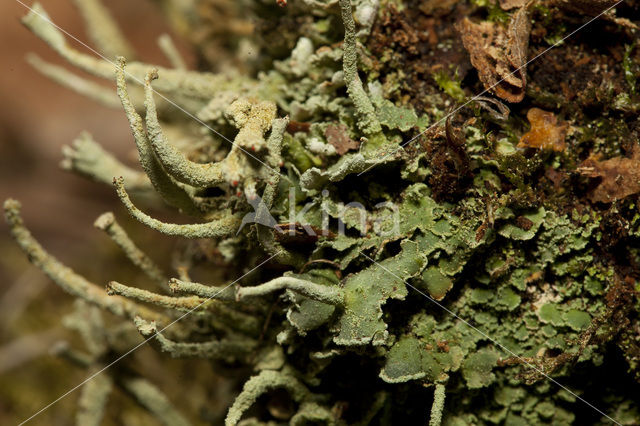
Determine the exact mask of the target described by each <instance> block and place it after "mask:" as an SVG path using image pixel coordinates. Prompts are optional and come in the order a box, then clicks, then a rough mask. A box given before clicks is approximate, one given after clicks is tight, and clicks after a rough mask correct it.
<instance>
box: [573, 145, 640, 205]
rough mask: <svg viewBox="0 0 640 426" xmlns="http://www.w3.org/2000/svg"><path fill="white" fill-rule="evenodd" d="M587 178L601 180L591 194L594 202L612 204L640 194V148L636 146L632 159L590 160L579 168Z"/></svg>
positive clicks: (590, 196) (590, 197)
mask: <svg viewBox="0 0 640 426" xmlns="http://www.w3.org/2000/svg"><path fill="white" fill-rule="evenodd" d="M578 171H579V172H580V173H582V174H583V175H585V176H588V177H592V178H601V181H600V183H599V184H598V186H596V187H595V188H594V189H593V190H592V191H591V192H590V193H589V199H590V200H591V201H593V202H600V203H612V202H614V201H616V200H621V199H623V198H626V197H628V196H630V195H634V194H637V193H639V192H640V148H638V146H637V145H636V146H635V147H634V150H633V155H632V157H631V158H627V157H614V158H610V159H609V160H604V161H598V160H597V159H595V158H593V157H592V158H588V159H587V160H585V161H584V162H583V163H582V165H581V166H580V167H579V168H578Z"/></svg>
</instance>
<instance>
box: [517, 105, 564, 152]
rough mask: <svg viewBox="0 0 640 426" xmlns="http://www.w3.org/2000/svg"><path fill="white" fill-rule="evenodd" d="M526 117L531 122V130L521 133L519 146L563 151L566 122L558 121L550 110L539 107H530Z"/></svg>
mask: <svg viewBox="0 0 640 426" xmlns="http://www.w3.org/2000/svg"><path fill="white" fill-rule="evenodd" d="M527 119H528V120H529V124H531V130H529V131H528V132H527V133H525V134H524V135H522V137H521V138H520V143H518V147H519V148H537V149H546V150H552V151H564V149H565V147H566V144H565V141H564V139H565V137H566V135H567V128H568V127H569V125H568V124H567V123H565V122H561V123H558V118H557V117H556V116H555V115H554V114H553V113H552V112H548V111H544V110H541V109H539V108H531V109H530V110H529V112H527Z"/></svg>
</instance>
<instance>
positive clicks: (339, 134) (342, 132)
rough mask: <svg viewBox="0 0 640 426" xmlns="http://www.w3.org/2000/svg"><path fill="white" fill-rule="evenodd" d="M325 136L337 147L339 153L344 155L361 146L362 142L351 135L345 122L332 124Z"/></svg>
mask: <svg viewBox="0 0 640 426" xmlns="http://www.w3.org/2000/svg"><path fill="white" fill-rule="evenodd" d="M324 136H325V137H326V138H327V142H329V143H330V144H331V145H332V146H333V147H334V148H335V149H336V153H338V155H344V154H345V153H346V152H348V151H351V150H355V149H358V148H359V147H360V142H358V141H354V140H353V139H351V138H350V137H349V131H348V129H347V126H345V125H344V124H330V125H329V126H327V130H325V131H324Z"/></svg>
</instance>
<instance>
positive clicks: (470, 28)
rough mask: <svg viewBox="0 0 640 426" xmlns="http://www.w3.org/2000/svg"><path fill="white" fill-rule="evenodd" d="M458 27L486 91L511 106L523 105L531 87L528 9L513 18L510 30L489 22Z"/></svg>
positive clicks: (522, 10) (518, 11)
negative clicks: (522, 101) (528, 87)
mask: <svg viewBox="0 0 640 426" xmlns="http://www.w3.org/2000/svg"><path fill="white" fill-rule="evenodd" d="M457 27H458V31H460V33H461V35H462V44H463V45H464V47H465V49H467V51H468V52H469V55H470V56H471V64H472V65H473V66H474V67H475V68H476V69H477V70H478V76H479V77H480V81H482V84H484V87H485V88H487V89H488V90H491V91H492V92H493V93H495V94H496V95H497V96H498V97H500V98H502V99H504V100H506V101H508V102H520V101H521V100H522V99H523V98H524V95H525V87H526V85H527V77H526V67H525V64H526V61H527V50H528V49H529V34H530V32H531V22H530V20H529V12H528V6H524V7H521V8H520V9H518V10H517V11H516V12H514V13H513V14H512V16H511V21H510V22H509V25H508V26H507V28H505V27H504V26H502V25H501V24H499V23H496V22H489V21H484V22H480V23H479V24H477V23H474V22H472V21H471V20H470V19H469V18H464V19H463V20H462V21H461V22H460V23H459V24H458V26H457Z"/></svg>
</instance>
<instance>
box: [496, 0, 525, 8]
mask: <svg viewBox="0 0 640 426" xmlns="http://www.w3.org/2000/svg"><path fill="white" fill-rule="evenodd" d="M525 4H527V0H500V7H501V8H502V10H511V9H515V8H516V7H523V6H524V5H525Z"/></svg>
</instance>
